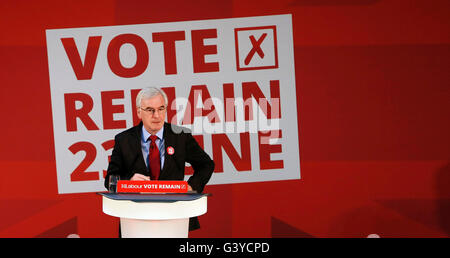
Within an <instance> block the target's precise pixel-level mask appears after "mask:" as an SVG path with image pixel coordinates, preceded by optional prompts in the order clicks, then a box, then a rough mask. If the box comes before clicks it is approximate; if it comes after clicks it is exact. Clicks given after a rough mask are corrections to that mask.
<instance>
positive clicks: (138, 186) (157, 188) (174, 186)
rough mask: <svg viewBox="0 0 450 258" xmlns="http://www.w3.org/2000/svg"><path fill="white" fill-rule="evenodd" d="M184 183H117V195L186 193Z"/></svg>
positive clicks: (121, 181)
mask: <svg viewBox="0 0 450 258" xmlns="http://www.w3.org/2000/svg"><path fill="white" fill-rule="evenodd" d="M187 191H188V184H187V182H186V181H129V180H119V181H118V182H117V192H118V193H187Z"/></svg>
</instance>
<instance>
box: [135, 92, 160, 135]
mask: <svg viewBox="0 0 450 258" xmlns="http://www.w3.org/2000/svg"><path fill="white" fill-rule="evenodd" d="M137 116H138V117H139V118H140V119H141V120H142V123H143V124H144V128H145V129H146V130H147V132H149V133H151V134H155V133H156V132H158V131H159V130H160V129H161V128H162V127H163V126H164V120H165V119H166V106H165V103H164V98H163V96H161V95H157V96H154V97H152V98H149V99H142V100H141V107H140V108H137Z"/></svg>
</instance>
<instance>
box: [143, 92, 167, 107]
mask: <svg viewBox="0 0 450 258" xmlns="http://www.w3.org/2000/svg"><path fill="white" fill-rule="evenodd" d="M158 95H161V96H163V98H164V105H165V106H166V107H167V105H168V104H169V100H168V99H167V95H166V93H165V92H164V91H163V90H161V89H158V88H155V87H148V88H143V89H142V90H141V91H139V93H138V95H137V97H136V107H138V108H139V107H141V101H142V100H143V99H150V98H153V97H155V96H158Z"/></svg>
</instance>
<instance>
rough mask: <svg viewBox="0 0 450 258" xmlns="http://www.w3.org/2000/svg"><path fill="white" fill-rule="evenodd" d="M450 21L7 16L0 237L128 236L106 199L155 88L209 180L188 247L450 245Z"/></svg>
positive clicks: (51, 12) (34, 12) (396, 8)
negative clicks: (260, 242)
mask: <svg viewBox="0 0 450 258" xmlns="http://www.w3.org/2000/svg"><path fill="white" fill-rule="evenodd" d="M449 9H450V4H449V2H448V1H446V0H436V1H411V0H404V1H401V0H398V1H394V0H391V1H389V0H340V1H337V0H336V1H334V0H316V1H306V0H297V1H293V0H289V1H287V0H286V1H284V0H281V1H242V0H240V1H203V0H199V1H181V0H180V1H178V0H177V1H136V0H134V1H133V0H132V1H118V0H117V1H112V0H103V1H94V2H92V1H76V2H68V3H66V2H61V1H33V2H29V1H2V2H1V3H0V14H1V15H0V21H1V22H0V26H1V29H2V37H1V38H0V56H1V58H2V64H1V69H0V76H1V81H2V87H1V95H0V96H1V101H0V105H1V114H2V116H1V117H2V120H3V123H2V127H1V128H0V132H1V135H2V136H3V143H2V144H1V148H0V169H1V170H0V171H1V175H2V177H1V181H0V194H1V196H0V208H1V210H2V213H1V215H0V237H68V236H70V237H78V236H79V237H116V236H117V229H118V227H117V225H118V219H117V218H113V217H110V216H107V215H105V214H103V213H102V211H101V210H102V207H101V198H100V196H98V195H96V194H95V192H96V191H103V190H104V189H103V186H102V185H103V177H104V171H105V170H106V168H107V164H108V156H109V155H111V150H112V147H113V144H114V142H113V139H114V135H115V134H117V133H118V132H120V131H122V130H124V129H126V128H129V127H131V126H133V125H135V124H136V123H138V122H139V121H138V120H137V117H136V115H135V102H134V100H135V96H136V94H137V92H138V91H139V89H140V88H143V87H147V86H156V87H161V88H163V90H164V91H165V92H166V93H167V95H168V97H169V109H168V113H167V118H168V122H172V123H174V124H179V125H182V126H185V127H187V128H189V129H191V130H192V133H193V135H195V137H196V139H197V140H198V142H199V144H200V145H201V146H203V147H204V149H205V151H206V152H208V153H209V154H210V155H211V157H212V158H213V159H214V161H215V163H216V168H215V171H214V174H213V176H212V179H211V182H210V184H209V185H208V186H207V187H206V188H205V191H206V192H210V193H212V194H213V195H212V197H211V198H210V199H209V203H208V213H207V214H205V215H203V216H201V217H200V222H201V226H202V228H201V229H200V230H197V231H195V232H192V233H191V236H192V237H367V236H369V235H371V236H380V237H448V236H449V234H450V220H449V218H450V190H449V189H450V187H449V182H450V159H449V157H450V136H449V133H448V132H449V131H450V122H449V119H448V117H450V104H449V103H450V102H449V99H450V89H449V86H450V74H449V72H448V67H450V34H449V33H448V32H449V29H450V19H449V18H448V14H447V12H448V10H449ZM190 174H192V169H191V168H190V166H189V164H186V178H188V177H189V175H190Z"/></svg>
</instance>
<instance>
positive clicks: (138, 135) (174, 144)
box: [105, 87, 214, 230]
mask: <svg viewBox="0 0 450 258" xmlns="http://www.w3.org/2000/svg"><path fill="white" fill-rule="evenodd" d="M167 105H168V100H167V96H166V94H165V93H164V92H163V91H162V90H160V89H158V88H153V87H151V88H145V89H142V90H141V91H140V92H139V93H138V95H137V97H136V108H137V115H138V117H139V118H140V119H141V120H142V121H141V123H140V124H139V125H137V126H134V127H132V128H130V129H128V130H126V131H123V132H121V133H119V134H117V135H116V137H115V144H114V149H113V151H112V155H111V160H110V162H109V165H108V173H107V175H106V177H105V187H106V188H108V181H109V177H110V176H111V175H119V176H120V179H121V180H184V168H185V162H188V163H189V164H191V166H192V168H193V169H194V174H193V175H192V176H191V177H190V178H189V179H188V190H190V191H192V190H193V191H196V192H199V193H200V192H202V191H203V188H204V187H205V185H206V183H208V181H209V179H210V178H211V175H212V173H213V170H214V162H213V161H212V160H211V158H210V157H209V155H208V154H207V153H206V152H205V151H204V150H203V149H202V148H201V147H200V146H199V145H198V143H197V141H196V140H195V139H194V137H193V136H192V134H191V133H190V132H189V131H188V130H187V129H186V128H182V127H179V126H176V125H172V124H169V123H166V122H164V121H165V118H166V109H167ZM198 228H200V224H199V222H198V218H197V217H195V218H190V220H189V230H195V229H198Z"/></svg>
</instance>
